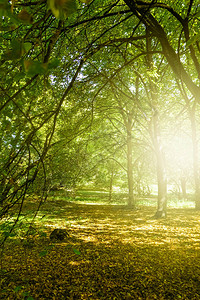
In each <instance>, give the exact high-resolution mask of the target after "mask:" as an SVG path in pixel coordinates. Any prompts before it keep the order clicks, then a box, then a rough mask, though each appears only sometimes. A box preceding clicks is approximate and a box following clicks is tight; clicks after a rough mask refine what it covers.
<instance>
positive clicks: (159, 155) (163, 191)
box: [153, 113, 167, 218]
mask: <svg viewBox="0 0 200 300" xmlns="http://www.w3.org/2000/svg"><path fill="white" fill-rule="evenodd" d="M158 129H159V128H158V116H157V113H155V115H154V116H153V130H154V132H153V143H154V148H155V155H156V168H157V182H158V200H157V201H158V202H157V211H156V213H155V218H165V217H166V216H167V180H166V174H165V161H164V154H163V151H162V147H161V143H160V141H159V130H158Z"/></svg>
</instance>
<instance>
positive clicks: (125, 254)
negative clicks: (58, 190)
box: [0, 202, 200, 300]
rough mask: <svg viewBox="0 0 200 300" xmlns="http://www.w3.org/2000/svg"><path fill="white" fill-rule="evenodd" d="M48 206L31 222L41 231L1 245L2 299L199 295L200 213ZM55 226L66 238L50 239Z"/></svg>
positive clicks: (73, 205)
mask: <svg viewBox="0 0 200 300" xmlns="http://www.w3.org/2000/svg"><path fill="white" fill-rule="evenodd" d="M51 205H53V202H52V203H51V202H49V203H48V204H46V207H43V210H44V211H45V209H46V211H45V214H46V215H47V217H46V218H45V220H43V223H42V224H41V223H40V222H39V221H38V223H37V220H36V226H37V227H38V228H41V227H42V230H43V231H42V232H43V234H40V235H39V234H38V235H34V236H33V237H31V242H32V243H30V245H29V243H27V244H26V243H22V242H21V241H20V240H17V239H16V238H10V241H9V242H7V243H6V244H5V249H4V252H3V254H2V270H1V287H0V291H1V292H0V299H29V300H30V299H55V300H60V299H149V300H151V299H159V300H162V299H200V268H199V265H200V242H199V233H200V219H199V215H200V212H196V211H195V210H192V209H185V210H184V209H170V210H169V213H168V218H166V219H161V220H154V219H153V218H152V217H151V216H152V215H153V213H154V211H153V209H152V207H142V208H141V209H140V210H135V211H134V210H129V209H126V208H125V207H124V206H116V205H115V206H114V205H113V206H112V205H85V204H83V205H81V204H73V203H67V202H63V203H62V206H61V207H62V208H64V210H62V211H61V212H59V205H60V203H58V204H57V205H58V207H57V210H56V209H54V210H52V209H50V208H51ZM54 205H55V203H54ZM52 211H53V212H52ZM42 213H43V212H42ZM53 216H54V218H53ZM38 220H39V218H38ZM54 228H65V229H66V230H67V232H68V233H69V237H67V238H66V239H65V240H64V241H62V242H60V241H58V242H55V243H52V241H51V240H50V239H49V235H50V233H51V231H52V230H53V229H54Z"/></svg>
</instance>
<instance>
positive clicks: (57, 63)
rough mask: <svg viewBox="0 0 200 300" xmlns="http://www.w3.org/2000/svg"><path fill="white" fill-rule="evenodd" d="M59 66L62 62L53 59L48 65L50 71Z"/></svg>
mask: <svg viewBox="0 0 200 300" xmlns="http://www.w3.org/2000/svg"><path fill="white" fill-rule="evenodd" d="M59 64H60V60H59V59H57V58H56V59H53V60H52V61H50V62H49V64H48V70H51V69H55V68H57V67H58V66H59Z"/></svg>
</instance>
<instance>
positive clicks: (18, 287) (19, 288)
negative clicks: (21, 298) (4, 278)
mask: <svg viewBox="0 0 200 300" xmlns="http://www.w3.org/2000/svg"><path fill="white" fill-rule="evenodd" d="M22 289H23V287H22V286H21V285H19V286H16V287H15V288H14V292H15V293H17V292H19V291H21V290H22Z"/></svg>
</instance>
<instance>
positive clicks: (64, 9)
mask: <svg viewBox="0 0 200 300" xmlns="http://www.w3.org/2000/svg"><path fill="white" fill-rule="evenodd" d="M48 6H49V8H50V10H51V11H52V13H53V15H54V16H55V17H56V18H58V19H65V18H67V17H68V16H69V15H71V14H72V13H74V12H75V11H76V9H77V6H76V1H75V0H63V1H60V0H48Z"/></svg>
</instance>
